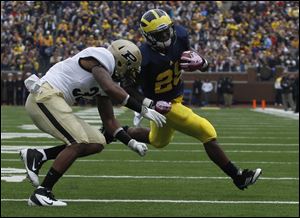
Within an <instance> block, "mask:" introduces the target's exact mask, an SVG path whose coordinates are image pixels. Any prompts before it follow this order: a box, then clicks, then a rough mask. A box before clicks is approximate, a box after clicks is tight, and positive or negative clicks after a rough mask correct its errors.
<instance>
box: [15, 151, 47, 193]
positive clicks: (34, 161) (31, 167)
mask: <svg viewBox="0 0 300 218" xmlns="http://www.w3.org/2000/svg"><path fill="white" fill-rule="evenodd" d="M20 158H21V160H22V161H23V162H24V165H25V168H26V171H27V178H28V179H29V181H30V182H31V184H32V185H33V186H34V187H38V186H39V184H40V183H39V176H38V175H39V170H40V168H41V167H42V165H43V161H42V159H43V154H42V153H41V152H39V151H38V150H37V149H22V150H21V151H20Z"/></svg>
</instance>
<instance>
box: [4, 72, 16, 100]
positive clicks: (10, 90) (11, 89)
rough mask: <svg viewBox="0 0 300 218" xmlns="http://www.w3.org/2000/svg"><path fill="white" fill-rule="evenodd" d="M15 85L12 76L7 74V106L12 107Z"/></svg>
mask: <svg viewBox="0 0 300 218" xmlns="http://www.w3.org/2000/svg"><path fill="white" fill-rule="evenodd" d="M15 83H16V80H15V78H14V75H13V74H12V73H8V74H7V85H6V87H7V89H6V90H7V93H6V94H7V95H6V99H7V105H14V104H15Z"/></svg>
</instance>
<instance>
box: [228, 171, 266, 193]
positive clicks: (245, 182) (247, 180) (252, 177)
mask: <svg viewBox="0 0 300 218" xmlns="http://www.w3.org/2000/svg"><path fill="white" fill-rule="evenodd" d="M261 173H262V170H261V169H260V168H257V169H256V170H248V169H244V170H243V171H242V170H239V172H238V175H237V177H236V178H235V179H234V180H233V182H234V184H235V185H236V186H237V187H238V188H239V189H241V190H244V189H245V188H247V187H248V186H249V185H253V184H254V183H255V182H256V180H257V179H258V177H259V176H260V175H261Z"/></svg>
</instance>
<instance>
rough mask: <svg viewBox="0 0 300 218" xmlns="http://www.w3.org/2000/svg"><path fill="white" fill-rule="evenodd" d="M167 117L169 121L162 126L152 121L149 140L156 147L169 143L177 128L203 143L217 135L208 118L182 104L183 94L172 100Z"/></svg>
mask: <svg viewBox="0 0 300 218" xmlns="http://www.w3.org/2000/svg"><path fill="white" fill-rule="evenodd" d="M166 118H167V122H166V124H165V125H164V126H163V127H161V128H158V127H157V126H156V125H155V123H153V122H150V127H151V131H150V134H149V141H150V144H151V145H153V146H154V147H156V148H162V147H164V146H166V145H168V144H169V143H170V142H171V140H172V139H173V134H174V131H175V130H177V131H179V132H182V133H184V134H186V135H189V136H192V137H194V138H196V139H198V140H200V141H201V142H203V143H206V142H208V141H210V140H212V139H214V138H216V137H217V133H216V131H215V128H214V127H213V126H212V124H211V123H210V122H209V121H208V120H206V119H205V118H203V117H200V116H199V115H197V114H195V113H194V112H193V111H192V110H191V109H190V108H188V107H186V106H184V105H183V104H182V96H181V97H178V98H176V99H174V100H173V101H172V108H171V110H170V111H169V112H168V113H167V114H166Z"/></svg>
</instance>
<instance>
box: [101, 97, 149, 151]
mask: <svg viewBox="0 0 300 218" xmlns="http://www.w3.org/2000/svg"><path fill="white" fill-rule="evenodd" d="M97 106H98V111H99V114H100V116H101V119H102V122H103V126H104V128H105V129H106V131H107V132H108V133H109V134H110V135H112V136H113V137H114V138H116V139H118V140H120V141H121V142H122V143H124V144H125V145H127V146H128V147H129V148H130V149H131V150H133V151H135V152H137V153H138V154H139V155H140V156H145V155H146V152H147V150H148V147H147V145H146V144H145V143H142V142H138V141H136V140H135V139H132V138H131V137H130V136H129V135H128V134H127V132H126V131H125V130H124V129H123V128H122V127H121V125H120V124H119V122H118V121H117V120H116V118H115V116H114V112H113V105H112V102H111V100H110V99H109V97H107V96H97Z"/></svg>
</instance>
